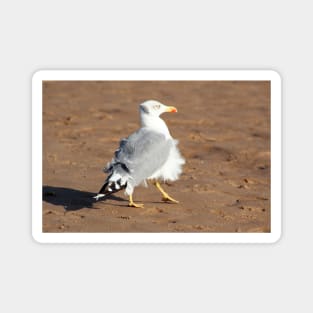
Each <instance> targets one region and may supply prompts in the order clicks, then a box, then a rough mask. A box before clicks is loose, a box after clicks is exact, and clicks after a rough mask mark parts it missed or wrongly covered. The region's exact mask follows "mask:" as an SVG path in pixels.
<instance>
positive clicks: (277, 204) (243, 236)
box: [32, 70, 282, 243]
mask: <svg viewBox="0 0 313 313" xmlns="http://www.w3.org/2000/svg"><path fill="white" fill-rule="evenodd" d="M44 80H117V81H118V80H247V81H249V80H269V81H271V233H43V232H42V81H44ZM281 116H282V115H281V78H280V76H279V74H278V73H277V72H275V71H272V70H43V71H38V72H36V73H35V74H34V75H33V78H32V179H33V186H32V235H33V238H34V239H35V240H36V241H38V242H40V243H274V242H276V241H278V240H279V239H280V236H281V210H282V208H281V190H282V189H281Z"/></svg>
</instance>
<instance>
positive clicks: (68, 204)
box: [42, 186, 125, 211]
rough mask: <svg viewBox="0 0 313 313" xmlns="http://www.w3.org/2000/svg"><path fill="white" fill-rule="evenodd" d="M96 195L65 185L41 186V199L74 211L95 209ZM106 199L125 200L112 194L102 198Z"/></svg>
mask: <svg viewBox="0 0 313 313" xmlns="http://www.w3.org/2000/svg"><path fill="white" fill-rule="evenodd" d="M96 195H97V194H96V193H92V192H88V191H81V190H76V189H72V188H65V187H54V186H43V190H42V197H43V201H45V202H48V203H51V204H54V205H61V206H63V208H64V209H65V210H66V211H76V210H80V209H83V208H89V209H96V207H95V206H94V204H95V203H97V202H99V201H97V200H95V199H94V198H93V197H94V196H96ZM106 199H113V200H117V201H125V200H124V199H123V198H120V197H117V196H114V195H109V196H107V197H106V198H105V199H104V200H106Z"/></svg>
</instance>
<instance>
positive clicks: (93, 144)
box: [42, 81, 271, 232]
mask: <svg viewBox="0 0 313 313" xmlns="http://www.w3.org/2000/svg"><path fill="white" fill-rule="evenodd" d="M147 99H156V100H158V101H160V102H162V103H164V104H166V105H170V106H175V107H176V108H177V109H178V113H175V114H174V113H168V114H163V115H162V118H163V119H164V120H165V121H166V123H167V125H168V127H169V129H170V132H171V134H172V136H173V137H174V138H176V139H178V140H179V148H180V150H181V153H182V155H183V156H184V158H185V159H186V164H185V166H184V171H183V174H182V176H181V178H180V179H179V180H178V181H175V182H171V183H168V184H164V189H165V190H166V191H167V192H168V193H169V194H170V195H172V196H173V197H174V198H175V199H177V200H179V204H173V203H164V202H162V201H161V195H160V193H159V192H158V191H157V190H156V188H155V187H154V186H153V185H151V184H150V185H149V186H148V188H145V187H138V188H136V189H135V193H134V200H135V201H137V202H139V203H144V204H145V207H144V208H130V207H128V206H127V204H128V198H127V196H125V195H124V192H123V191H121V192H118V193H116V194H114V195H112V196H110V197H109V198H108V199H106V200H105V201H99V202H96V203H94V202H93V201H92V196H94V195H95V194H96V193H97V192H98V191H99V188H100V187H101V186H102V184H103V182H104V179H105V177H106V176H105V174H104V173H103V172H102V169H103V168H104V166H105V165H106V164H107V162H109V161H110V160H111V159H112V156H113V153H114V151H115V150H116V149H117V147H118V144H119V141H120V139H121V138H124V137H127V136H128V135H130V134H131V133H132V132H134V131H136V130H137V129H138V128H139V114H138V105H139V104H140V103H141V102H143V101H145V100H147ZM270 158H271V155H270V83H269V82H266V81H255V82H254V81H250V82H245V81H241V82H239V81H209V82H205V81H194V82H190V81H180V82H175V81H174V82H167V81H161V82H160V81H159V82H156V81H138V82H129V81H120V82H104V81H91V82H86V81H75V82H71V81H64V82H63V81H59V82H56V81H55V82H54V81H46V82H44V83H43V212H42V213H43V231H44V232H270V215H271V214H270V213H271V212H270V209H271V208H270V166H271V163H270Z"/></svg>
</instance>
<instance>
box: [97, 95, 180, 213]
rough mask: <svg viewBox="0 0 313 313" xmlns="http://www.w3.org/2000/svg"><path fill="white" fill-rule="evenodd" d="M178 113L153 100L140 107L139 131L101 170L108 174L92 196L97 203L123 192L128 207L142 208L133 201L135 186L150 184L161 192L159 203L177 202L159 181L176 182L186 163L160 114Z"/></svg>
mask: <svg viewBox="0 0 313 313" xmlns="http://www.w3.org/2000/svg"><path fill="white" fill-rule="evenodd" d="M165 112H177V109H176V108H175V107H173V106H166V105H164V104H162V103H161V102H159V101H156V100H147V101H145V102H143V103H141V104H140V105H139V113H140V122H141V128H139V129H138V130H137V131H136V132H134V133H133V134H131V135H130V136H128V137H127V138H124V139H122V140H121V141H120V146H119V148H118V149H117V150H116V151H115V153H114V157H113V159H112V161H111V162H109V163H108V164H107V166H106V167H105V168H104V169H103V171H104V172H105V173H107V174H108V176H107V178H106V180H105V182H104V185H103V186H102V188H101V189H100V191H99V192H98V194H97V195H96V196H95V197H94V198H95V199H96V200H99V199H101V198H105V197H106V196H108V195H110V194H112V193H115V192H118V191H120V190H123V189H125V194H126V195H128V196H129V203H128V206H130V207H136V208H142V207H143V206H144V205H143V204H137V203H135V202H134V201H133V192H134V189H135V187H137V186H138V185H144V186H147V181H152V183H153V184H154V185H155V187H156V188H157V189H158V190H159V191H160V192H161V194H162V200H163V201H165V202H166V201H168V202H173V203H178V201H177V200H175V199H174V198H172V197H171V196H169V195H168V194H167V193H166V192H165V191H164V189H163V188H162V187H161V185H160V182H159V181H160V180H161V181H163V182H166V181H175V180H177V179H178V178H179V176H180V174H181V173H182V166H183V164H184V163H185V160H184V158H183V157H182V156H181V154H180V152H179V150H178V148H177V144H178V141H177V140H175V139H173V137H172V136H171V134H170V132H169V129H168V127H167V125H166V124H165V122H164V120H162V119H161V118H160V115H161V114H162V113H165Z"/></svg>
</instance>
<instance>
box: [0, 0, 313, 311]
mask: <svg viewBox="0 0 313 313" xmlns="http://www.w3.org/2000/svg"><path fill="white" fill-rule="evenodd" d="M312 24H313V22H312V9H311V5H310V2H309V1H297V2H294V1H265V0H264V1H262V2H261V1H259V2H256V1H241V0H238V1H221V0H220V1H196V0H193V1H182V0H181V1H169V0H167V1H161V0H159V1H154V2H152V1H118V0H115V1H110V2H109V1H56V0H55V1H50V2H48V1H31V0H29V1H1V4H0V42H1V44H0V47H1V48H0V86H1V88H0V104H1V124H0V125H1V147H2V149H1V196H2V197H1V200H2V201H1V215H0V218H1V220H0V221H1V228H0V229H1V236H0V238H1V239H0V240H1V257H0V260H1V261H0V262H1V264H0V265H1V266H0V278H1V279H0V284H1V302H0V311H1V312H24V311H30V310H31V311H32V312H54V313H55V312H199V311H200V312H204V311H211V312H262V313H263V312H276V311H287V310H288V311H290V312H294V311H298V312H310V311H312V308H313V306H312V301H311V296H312V288H311V285H312V284H311V282H312V278H313V277H312V266H313V265H312V264H313V260H312V221H313V213H312V212H313V208H312V201H311V195H312V191H311V189H312V183H311V181H312V179H311V177H312V166H311V160H312V152H311V150H312V149H311V147H312V139H311V134H312V122H311V120H312V74H311V73H312V69H313V68H312V63H313V62H312V55H313V51H312V50H313V48H312V47H313V45H312V40H311V39H312V28H313V25H312ZM76 68H79V69H85V68H86V69H106V68H124V69H126V68H132V69H134V68H194V69H196V68H206V69H226V68H227V69H274V70H277V71H278V72H280V74H281V75H282V78H283V133H284V134H283V146H284V147H283V154H284V156H283V172H284V174H283V237H282V239H281V240H280V241H279V242H278V243H276V244H273V245H212V244H211V245H193V246H191V245H190V246H186V245H180V246H175V245H159V246H151V245H129V246H127V245H40V244H37V243H35V242H34V241H33V240H32V238H31V75H32V73H33V72H34V71H35V70H38V69H76ZM191 109H192V108H191ZM309 136H310V137H309Z"/></svg>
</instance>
